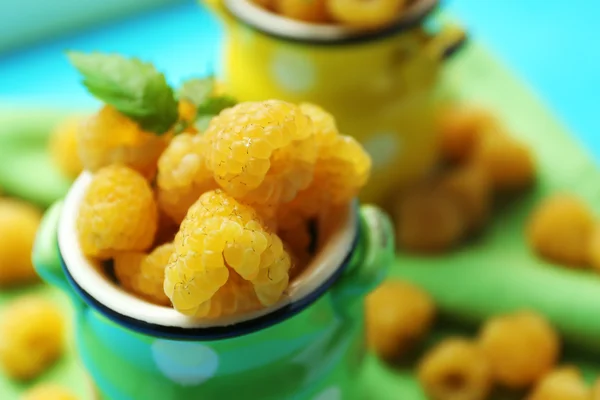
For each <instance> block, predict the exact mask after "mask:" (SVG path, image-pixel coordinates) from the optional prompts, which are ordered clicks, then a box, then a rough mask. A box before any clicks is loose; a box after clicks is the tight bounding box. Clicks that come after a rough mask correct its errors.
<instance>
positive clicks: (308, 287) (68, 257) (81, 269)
mask: <svg viewBox="0 0 600 400" xmlns="http://www.w3.org/2000/svg"><path fill="white" fill-rule="evenodd" d="M91 180H92V175H91V174H90V173H88V172H84V173H83V174H81V175H80V176H79V178H77V180H76V181H75V182H74V184H73V186H72V187H71V189H70V191H69V193H68V194H67V197H66V198H65V201H64V205H63V209H62V215H61V218H60V221H59V226H58V246H59V249H60V253H61V255H62V257H63V261H64V264H65V266H66V268H67V270H68V272H69V274H70V275H71V277H72V278H73V280H74V281H75V282H76V283H77V285H79V287H81V288H82V289H83V290H84V291H85V292H87V293H88V294H89V295H90V296H91V297H93V298H94V299H95V300H96V301H98V302H99V303H100V304H102V305H103V306H105V307H107V308H108V309H110V310H112V311H114V312H116V313H118V314H120V315H122V316H125V317H128V318H132V319H135V320H138V321H143V322H146V323H150V324H153V325H159V326H164V327H178V328H188V329H197V328H215V327H224V326H230V325H235V324H237V323H240V322H245V321H250V320H253V319H256V318H259V317H262V316H265V315H268V314H270V313H272V312H274V311H277V310H279V309H281V308H283V307H285V306H287V305H289V304H292V303H295V302H297V301H300V300H302V299H304V298H306V297H308V296H310V295H311V294H312V293H313V292H314V291H315V290H316V289H318V288H319V287H320V286H321V285H323V284H324V283H325V282H327V281H328V280H329V279H331V278H332V277H333V276H334V275H335V273H336V272H337V271H338V269H339V268H341V266H342V264H343V263H344V261H345V259H346V258H347V256H348V254H349V253H350V252H351V251H352V246H353V244H354V240H355V236H356V234H357V212H356V203H355V202H353V203H350V204H348V205H346V206H344V207H343V208H340V209H339V210H337V211H335V212H334V213H333V214H336V213H337V215H338V216H339V217H340V223H339V224H338V226H337V227H336V229H335V230H334V231H333V232H332V233H331V235H330V236H329V238H328V240H327V241H326V243H323V244H322V247H321V251H320V252H319V254H317V255H316V256H315V258H314V260H313V262H312V263H311V264H310V265H309V266H308V267H307V268H306V273H304V274H302V275H301V276H300V277H298V278H299V279H296V280H294V281H293V282H292V283H290V286H289V287H288V289H287V291H286V293H284V296H283V297H282V299H281V300H280V301H279V302H278V303H276V304H274V305H273V306H270V307H267V308H263V309H261V310H258V311H255V312H251V313H246V314H243V315H240V316H234V317H223V318H218V319H214V320H199V319H195V318H192V317H187V316H185V315H182V314H180V313H178V312H177V311H175V310H174V309H173V308H171V307H162V306H157V305H154V304H151V303H148V302H145V301H143V300H140V299H138V298H137V297H135V296H133V295H131V294H129V293H127V292H125V291H124V290H122V289H121V288H120V287H119V286H117V285H116V284H114V283H113V282H111V281H110V280H108V279H106V277H105V276H103V275H102V274H101V273H100V272H99V271H98V269H97V268H96V267H95V266H94V264H93V263H92V262H90V261H89V260H88V259H87V258H86V257H85V256H84V255H83V253H82V251H81V248H80V246H79V242H78V240H77V235H76V220H77V213H78V210H79V204H80V202H81V200H82V198H83V196H84V194H85V191H86V189H87V187H88V185H89V184H90V182H91Z"/></svg>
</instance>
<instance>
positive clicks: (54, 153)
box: [50, 117, 84, 179]
mask: <svg viewBox="0 0 600 400" xmlns="http://www.w3.org/2000/svg"><path fill="white" fill-rule="evenodd" d="M83 121H84V118H83V117H72V118H68V119H66V120H64V121H62V122H61V123H60V124H59V125H58V126H57V127H56V128H55V129H54V131H53V132H52V135H51V137H50V156H51V157H52V161H53V162H54V164H55V165H56V166H57V167H58V168H59V169H60V171H61V172H62V173H63V174H64V175H65V176H66V177H68V178H71V179H73V178H76V177H77V176H78V175H79V174H80V173H81V171H83V164H82V163H81V160H80V158H79V153H78V151H77V135H78V133H79V129H81V126H82V124H83Z"/></svg>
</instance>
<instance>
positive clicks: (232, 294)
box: [195, 269, 261, 319]
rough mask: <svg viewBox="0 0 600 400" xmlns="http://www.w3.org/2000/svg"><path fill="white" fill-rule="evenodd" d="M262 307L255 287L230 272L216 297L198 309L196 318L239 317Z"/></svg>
mask: <svg viewBox="0 0 600 400" xmlns="http://www.w3.org/2000/svg"><path fill="white" fill-rule="evenodd" d="M260 307H261V304H260V302H259V301H258V298H257V297H256V293H255V292H254V287H253V286H252V284H251V283H250V282H249V281H247V280H245V279H244V278H242V277H241V276H240V275H239V274H238V273H237V272H235V271H233V270H231V269H230V270H229V278H228V280H227V283H225V285H223V286H221V288H220V289H219V290H217V292H216V293H215V295H214V296H213V297H212V298H211V299H210V300H208V301H206V302H205V303H203V305H202V306H201V307H200V308H199V309H198V311H197V312H196V314H195V316H196V317H200V318H207V319H214V318H218V317H222V316H232V315H239V314H243V313H246V312H250V311H254V310H258V309H259V308H260Z"/></svg>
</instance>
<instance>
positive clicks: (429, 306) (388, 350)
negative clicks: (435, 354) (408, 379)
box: [365, 280, 436, 362]
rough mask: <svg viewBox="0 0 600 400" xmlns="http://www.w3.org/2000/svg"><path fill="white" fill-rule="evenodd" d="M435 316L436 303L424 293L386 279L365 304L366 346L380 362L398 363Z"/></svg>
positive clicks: (400, 282) (419, 338)
mask: <svg viewBox="0 0 600 400" xmlns="http://www.w3.org/2000/svg"><path fill="white" fill-rule="evenodd" d="M435 314H436V311H435V303H434V301H433V299H432V298H431V296H429V294H427V293H426V292H425V291H423V290H422V289H420V288H419V287H417V286H414V285H412V284H410V283H408V282H404V281H400V280H388V281H386V282H384V283H382V284H381V285H380V286H379V287H378V288H377V289H375V290H374V291H373V292H372V293H370V294H369V296H367V299H366V302H365V322H366V336H367V344H368V346H369V348H371V349H372V350H373V351H374V352H375V353H376V354H377V355H378V356H379V357H380V358H381V359H383V360H385V361H388V362H393V361H397V360H398V359H399V358H400V357H402V356H404V355H406V353H408V351H409V350H410V349H411V348H412V347H414V345H415V344H416V343H418V342H419V341H421V340H422V339H423V338H424V337H425V336H426V335H427V334H428V333H429V331H430V330H431V327H432V325H433V321H434V318H435Z"/></svg>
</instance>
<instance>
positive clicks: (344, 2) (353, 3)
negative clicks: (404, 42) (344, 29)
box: [327, 0, 407, 28]
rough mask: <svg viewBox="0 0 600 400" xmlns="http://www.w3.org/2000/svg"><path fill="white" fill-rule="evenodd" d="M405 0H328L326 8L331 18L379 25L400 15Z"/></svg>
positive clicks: (371, 25)
mask: <svg viewBox="0 0 600 400" xmlns="http://www.w3.org/2000/svg"><path fill="white" fill-rule="evenodd" d="M406 3H407V0H369V1H365V0H329V1H328V2H327V6H328V10H329V13H330V14H331V16H332V17H333V19H335V20H337V21H338V22H340V23H342V24H347V25H353V26H357V27H367V28H373V27H381V26H385V25H388V24H390V23H392V22H393V21H394V20H396V19H397V18H398V17H399V16H400V11H401V9H402V7H403V6H404V5H405V4H406Z"/></svg>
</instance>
